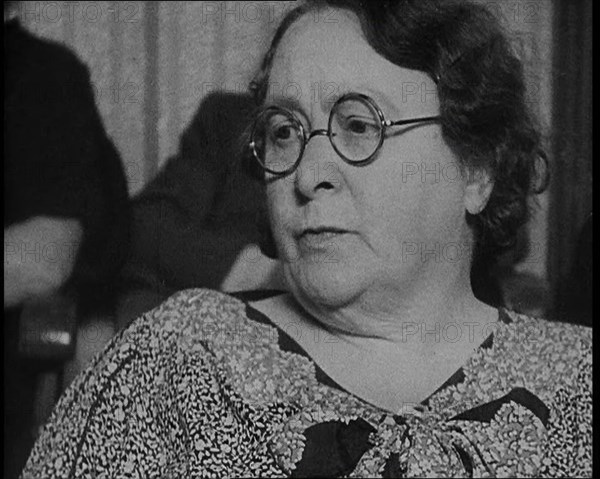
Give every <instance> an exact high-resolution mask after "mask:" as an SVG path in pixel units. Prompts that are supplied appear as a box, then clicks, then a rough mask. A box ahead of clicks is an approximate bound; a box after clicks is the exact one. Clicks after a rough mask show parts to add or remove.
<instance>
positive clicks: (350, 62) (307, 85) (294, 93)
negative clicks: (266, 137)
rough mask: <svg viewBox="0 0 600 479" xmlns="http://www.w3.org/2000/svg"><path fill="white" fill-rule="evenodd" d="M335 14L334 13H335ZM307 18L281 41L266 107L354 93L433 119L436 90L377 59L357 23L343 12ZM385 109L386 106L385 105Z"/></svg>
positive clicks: (424, 76) (416, 74) (424, 79)
mask: <svg viewBox="0 0 600 479" xmlns="http://www.w3.org/2000/svg"><path fill="white" fill-rule="evenodd" d="M336 13H338V12H337V11H336ZM323 17H326V18H328V19H330V20H331V22H330V23H326V22H324V21H315V20H314V18H315V17H313V16H312V15H310V14H307V15H305V16H304V17H302V18H300V19H298V20H297V21H296V22H295V23H294V24H293V25H292V26H291V27H290V28H289V30H288V31H287V32H286V34H285V35H284V36H283V38H282V40H281V43H280V45H279V47H278V48H277V51H276V53H275V56H274V58H273V63H272V67H271V71H270V75H269V89H268V94H267V95H268V98H267V100H268V101H269V102H278V101H277V100H278V99H281V100H283V99H285V97H292V98H293V99H294V100H295V101H296V102H297V103H300V104H305V105H306V103H307V102H309V101H310V102H315V101H318V102H325V103H330V104H331V103H333V102H334V101H335V99H336V97H339V96H340V95H342V94H344V93H346V92H350V91H357V92H361V93H365V94H369V95H370V96H374V97H375V100H376V101H377V102H378V103H380V102H381V104H380V106H381V107H382V108H384V107H386V106H387V107H389V108H390V109H392V110H396V112H395V113H399V112H401V111H406V110H409V111H412V112H414V113H419V114H420V113H430V114H436V110H437V108H438V98H437V88H436V86H435V83H434V82H433V80H432V79H431V78H430V77H429V76H428V75H427V74H425V73H423V72H420V71H416V70H409V69H407V68H402V67H400V66H398V65H395V64H393V63H392V62H390V61H389V60H387V59H386V58H384V57H382V56H381V55H379V54H378V53H377V52H376V51H375V50H374V49H373V48H372V47H371V46H370V45H369V43H368V42H367V41H366V39H365V38H364V35H363V33H362V31H361V28H360V24H359V22H358V19H357V18H356V17H355V16H354V15H353V14H351V13H349V12H345V11H344V12H340V14H339V15H327V16H325V15H322V16H320V17H319V18H323ZM386 103H388V105H385V104H386Z"/></svg>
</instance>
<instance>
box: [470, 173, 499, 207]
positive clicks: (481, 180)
mask: <svg viewBox="0 0 600 479" xmlns="http://www.w3.org/2000/svg"><path fill="white" fill-rule="evenodd" d="M493 189H494V181H493V180H492V178H491V176H490V174H489V172H488V171H487V169H485V168H469V170H468V177H467V187H466V189H465V196H464V202H465V208H466V210H467V211H468V212H469V213H470V214H472V215H476V214H478V213H481V212H482V211H483V209H484V208H485V206H486V205H487V202H488V200H489V199H490V195H491V194H492V190H493Z"/></svg>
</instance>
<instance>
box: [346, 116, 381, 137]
mask: <svg viewBox="0 0 600 479" xmlns="http://www.w3.org/2000/svg"><path fill="white" fill-rule="evenodd" d="M343 123H344V129H345V130H347V131H349V132H350V133H353V134H355V135H369V134H372V133H374V132H375V131H376V130H377V126H376V125H374V124H373V123H372V122H371V121H367V120H363V119H361V118H347V119H346V120H345V121H344V122H343Z"/></svg>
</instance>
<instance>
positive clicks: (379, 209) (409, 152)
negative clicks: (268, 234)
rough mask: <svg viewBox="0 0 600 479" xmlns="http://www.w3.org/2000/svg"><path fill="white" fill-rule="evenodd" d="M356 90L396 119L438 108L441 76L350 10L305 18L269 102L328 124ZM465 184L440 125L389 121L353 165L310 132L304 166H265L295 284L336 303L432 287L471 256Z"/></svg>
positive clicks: (304, 294)
mask: <svg viewBox="0 0 600 479" xmlns="http://www.w3.org/2000/svg"><path fill="white" fill-rule="evenodd" d="M347 92H358V93H363V94H366V95H368V96H370V97H371V98H373V99H374V100H375V102H376V103H377V104H378V106H379V108H380V109H381V110H382V111H383V113H384V116H385V118H386V119H388V120H392V121H394V120H401V119H409V118H418V117H424V116H433V115H438V114H439V103H438V96H437V89H436V86H435V83H434V82H433V81H432V80H431V78H429V77H428V76H427V75H426V74H425V73H421V72H418V71H414V70H408V69H405V68H401V67H398V66H396V65H394V64H392V63H391V62H389V61H387V60H386V59H384V58H383V57H381V56H380V55H378V54H377V53H376V52H375V51H374V50H373V49H372V48H371V47H370V46H369V44H368V43H367V42H366V41H365V40H364V38H363V36H362V33H361V30H360V27H359V24H358V21H357V20H356V19H355V18H354V17H353V16H352V15H351V14H349V13H346V12H344V11H334V12H330V14H327V15H325V14H322V15H318V16H317V15H312V14H308V15H306V16H305V17H303V18H301V19H299V20H298V21H297V22H296V23H295V24H293V25H292V26H291V28H290V29H289V30H288V32H287V33H286V34H285V36H284V38H283V39H282V42H281V44H280V46H279V48H278V49H277V52H276V55H275V58H274V61H273V66H272V70H271V74H270V77H269V90H268V95H267V100H266V104H280V105H282V106H285V107H287V108H289V109H291V110H293V111H294V113H295V114H296V116H297V117H298V118H299V119H300V120H301V121H302V122H303V124H304V126H305V128H307V129H308V131H312V130H315V129H326V128H327V122H328V117H329V112H330V110H331V107H332V104H333V100H334V99H335V96H338V95H340V94H343V93H347ZM464 192H465V180H464V178H463V176H462V175H461V172H460V169H459V163H458V160H457V158H456V157H455V156H454V155H453V153H452V152H451V151H450V149H449V147H448V146H447V145H446V144H445V142H444V141H443V140H442V136H441V129H440V126H439V125H438V124H437V123H426V124H417V125H416V126H415V125H411V126H410V127H407V126H404V127H402V126H401V127H393V128H391V129H389V130H388V134H387V135H386V139H385V141H384V143H383V146H382V147H381V149H380V150H379V153H378V155H377V156H376V158H375V161H373V162H372V163H370V164H368V165H367V166H362V167H357V166H353V165H349V164H347V163H345V162H344V161H343V160H342V158H340V157H339V156H338V154H337V153H336V152H335V151H334V149H333V148H332V146H331V144H330V142H329V140H328V138H327V137H325V136H316V137H314V138H312V139H311V140H310V142H309V143H308V145H307V147H306V149H305V151H304V156H303V158H302V161H301V163H300V165H299V167H298V169H297V170H296V171H295V172H294V173H292V174H290V175H289V176H286V177H279V178H277V177H273V176H271V175H267V198H268V206H269V212H270V213H269V214H270V221H271V226H272V230H273V235H274V238H275V241H276V244H277V247H278V253H279V258H280V259H281V260H282V261H283V267H284V272H285V276H286V280H287V283H288V286H289V287H290V289H291V290H292V291H293V292H294V293H295V295H296V297H299V298H302V300H303V302H306V301H310V302H312V303H313V304H314V305H317V306H318V307H320V308H331V309H335V308H339V307H343V306H346V305H348V304H350V303H352V302H354V301H357V300H360V299H364V298H367V297H369V295H370V294H372V296H371V297H372V298H381V295H382V294H384V295H386V294H388V293H390V294H397V293H398V292H402V293H404V294H406V292H407V291H410V290H414V289H415V288H420V287H423V286H424V285H425V284H426V282H427V281H432V280H435V278H436V274H438V272H440V271H442V270H443V268H440V267H441V266H442V265H443V264H447V263H444V262H448V261H453V262H456V261H467V262H468V261H469V260H470V257H469V253H470V249H469V245H467V244H463V243H465V238H469V237H470V235H469V234H468V232H467V226H466V222H465V203H464ZM457 248H458V249H457ZM461 255H462V256H464V257H461Z"/></svg>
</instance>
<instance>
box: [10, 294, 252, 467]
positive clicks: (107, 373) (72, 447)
mask: <svg viewBox="0 0 600 479" xmlns="http://www.w3.org/2000/svg"><path fill="white" fill-rule="evenodd" d="M244 307H245V306H244V303H242V302H241V301H239V300H237V299H235V298H233V297H231V296H228V295H225V294H223V293H219V292H217V291H211V290H206V289H191V290H185V291H181V292H178V293H176V294H174V295H173V296H171V297H170V298H169V299H167V300H166V301H165V302H163V303H162V304H161V305H159V306H158V307H156V308H155V309H153V310H151V311H149V312H147V313H145V314H144V315H142V316H140V317H139V318H137V319H136V320H134V321H133V322H132V323H131V324H130V325H129V326H128V327H127V328H125V329H124V330H122V331H121V332H120V333H119V334H117V335H116V336H115V337H114V338H113V339H112V340H111V341H110V342H109V343H108V345H107V346H106V347H105V349H104V351H103V352H102V353H100V354H99V355H98V356H96V357H95V358H94V360H93V361H92V362H91V364H90V365H89V367H88V368H86V369H85V370H84V371H83V372H82V373H80V374H79V376H77V377H76V378H75V380H74V381H73V383H72V384H71V385H70V386H69V387H68V389H67V390H66V391H65V393H64V394H63V396H62V397H61V399H60V400H59V402H58V404H57V405H56V407H55V409H54V411H53V413H52V415H51V417H50V419H49V421H48V423H47V424H46V426H45V427H44V428H43V430H42V431H41V433H40V436H39V438H38V440H37V441H36V444H35V446H34V448H33V450H32V452H31V454H30V457H29V459H28V461H27V464H26V466H25V469H24V471H23V476H22V477H24V478H38V477H39V478H42V477H43V478H45V477H65V478H66V477H88V475H86V471H87V472H90V471H94V473H99V472H101V471H105V472H107V473H108V474H109V476H107V477H110V474H111V471H113V472H114V471H115V470H119V471H127V470H128V467H129V462H128V461H130V460H131V461H133V458H135V457H144V458H146V461H145V463H144V472H145V473H147V474H149V475H152V474H153V473H155V472H157V471H162V470H163V467H164V466H165V463H166V462H167V461H170V462H171V463H172V464H175V465H177V464H179V465H180V466H181V467H182V468H184V469H185V467H186V461H185V460H184V459H182V460H180V461H177V460H175V461H173V460H172V458H169V457H167V456H168V454H167V452H168V451H170V450H172V451H177V450H179V449H181V444H182V443H181V440H182V439H181V437H177V438H175V436H178V435H185V432H184V426H182V424H183V422H184V421H183V420H182V417H183V416H184V415H185V411H183V412H182V411H180V410H179V408H180V405H181V404H185V402H186V399H185V397H187V395H188V394H193V392H190V390H191V389H192V388H194V387H196V386H197V384H198V383H199V382H203V383H205V384H204V387H206V388H208V389H210V388H214V387H216V384H213V383H214V382H215V377H213V376H214V375H212V374H211V371H212V369H211V367H212V365H211V354H210V351H208V349H207V348H206V345H207V343H206V337H207V330H206V328H207V325H218V331H225V330H227V328H228V324H233V323H234V321H235V320H234V318H236V316H238V315H240V314H243V312H244ZM216 331H217V330H211V332H210V337H214V336H215V332H216ZM156 417H161V418H167V419H165V421H169V422H170V424H159V423H158V422H157V421H152V420H151V418H156ZM182 428H183V429H182ZM165 435H166V436H165ZM169 436H172V437H173V439H172V441H174V443H173V448H172V449H169V448H166V449H165V441H164V437H169ZM123 450H127V451H129V455H130V456H131V457H130V458H128V457H123V453H122V451H123ZM131 464H134V463H133V462H132V463H131ZM131 467H133V465H132V466H131ZM138 467H141V465H138ZM174 467H175V466H174ZM184 469H182V471H179V472H178V471H173V472H174V474H175V476H173V477H179V476H178V474H180V475H182V477H183V476H185V472H184ZM93 477H96V476H93Z"/></svg>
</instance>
